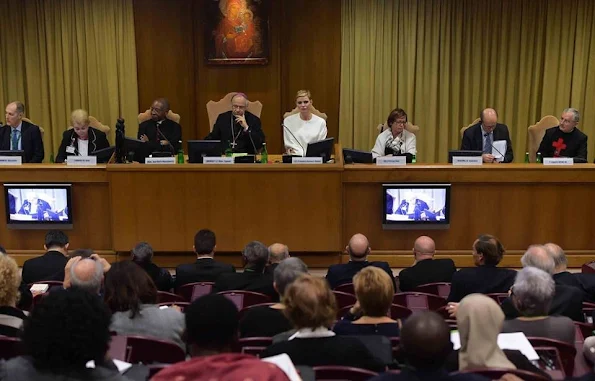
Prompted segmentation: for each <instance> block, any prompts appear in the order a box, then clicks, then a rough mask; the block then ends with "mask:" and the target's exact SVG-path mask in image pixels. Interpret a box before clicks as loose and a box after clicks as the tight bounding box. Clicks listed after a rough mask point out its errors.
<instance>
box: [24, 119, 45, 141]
mask: <svg viewBox="0 0 595 381" xmlns="http://www.w3.org/2000/svg"><path fill="white" fill-rule="evenodd" d="M23 120H24V121H25V122H27V123H31V124H35V123H33V122H32V121H31V119H29V118H23ZM35 125H36V126H37V124H35ZM37 127H39V132H41V138H42V139H43V134H44V133H45V130H44V129H43V127H41V126H37Z"/></svg>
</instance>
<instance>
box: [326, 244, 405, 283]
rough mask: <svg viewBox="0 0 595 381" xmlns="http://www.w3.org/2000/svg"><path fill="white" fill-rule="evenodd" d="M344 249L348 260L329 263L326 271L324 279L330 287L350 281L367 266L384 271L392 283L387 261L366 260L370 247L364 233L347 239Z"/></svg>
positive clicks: (391, 273)
mask: <svg viewBox="0 0 595 381" xmlns="http://www.w3.org/2000/svg"><path fill="white" fill-rule="evenodd" d="M345 250H346V251H347V254H349V262H348V263H342V264H337V265H331V266H330V267H329V269H328V272H327V273H326V280H327V281H328V283H329V285H330V286H331V288H333V289H334V288H336V287H337V286H340V285H342V284H345V283H351V282H352V281H353V276H354V275H355V274H357V273H358V272H359V271H360V270H361V269H363V268H365V267H368V266H375V267H379V268H381V269H382V270H384V271H386V273H387V274H388V275H389V276H390V278H391V279H392V281H393V284H394V277H393V272H392V270H391V269H390V266H389V265H388V263H387V262H368V254H370V251H371V249H370V244H369V243H368V238H366V236H365V235H363V234H355V235H354V236H353V237H351V239H350V240H349V245H347V247H346V248H345Z"/></svg>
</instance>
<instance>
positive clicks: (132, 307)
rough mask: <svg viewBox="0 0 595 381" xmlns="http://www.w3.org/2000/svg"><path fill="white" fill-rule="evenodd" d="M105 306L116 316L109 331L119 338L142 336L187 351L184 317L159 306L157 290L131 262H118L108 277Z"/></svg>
mask: <svg viewBox="0 0 595 381" xmlns="http://www.w3.org/2000/svg"><path fill="white" fill-rule="evenodd" d="M104 287H105V302H106V304H107V305H108V307H109V308H110V309H111V310H112V312H113V314H114V315H113V317H112V324H111V326H110V329H111V330H112V331H115V332H117V333H118V334H119V335H141V336H149V337H154V338H158V339H163V340H168V341H171V342H174V343H175V344H177V345H179V346H180V347H182V348H185V346H184V341H183V340H182V334H183V332H184V328H185V324H184V314H182V313H181V312H180V311H179V310H177V309H176V308H163V309H160V308H159V306H157V305H156V304H157V288H156V287H155V283H153V280H152V279H151V277H149V275H148V274H147V273H146V272H145V271H144V270H143V269H142V268H140V267H139V266H137V265H136V264H135V263H133V262H131V261H122V262H117V263H114V264H113V265H112V267H111V268H110V270H109V271H108V272H107V274H106V275H105V286H104Z"/></svg>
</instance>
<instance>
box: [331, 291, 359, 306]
mask: <svg viewBox="0 0 595 381" xmlns="http://www.w3.org/2000/svg"><path fill="white" fill-rule="evenodd" d="M333 294H335V299H337V307H339V309H341V308H343V307H345V306H352V305H354V304H355V302H357V299H356V298H355V296H354V295H353V294H348V293H346V292H342V291H334V290H333Z"/></svg>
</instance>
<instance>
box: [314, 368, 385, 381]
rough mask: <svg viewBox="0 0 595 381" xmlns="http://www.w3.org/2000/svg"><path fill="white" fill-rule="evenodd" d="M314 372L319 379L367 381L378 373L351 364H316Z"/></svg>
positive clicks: (323, 380) (325, 380) (318, 380)
mask: <svg viewBox="0 0 595 381" xmlns="http://www.w3.org/2000/svg"><path fill="white" fill-rule="evenodd" d="M314 374H315V375H316V380H317V381H330V380H334V381H336V380H350V381H366V380H368V379H370V378H371V377H374V376H377V375H378V373H375V372H372V371H371V370H367V369H360V368H353V367H350V366H334V365H333V366H331V365H325V366H315V367H314Z"/></svg>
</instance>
